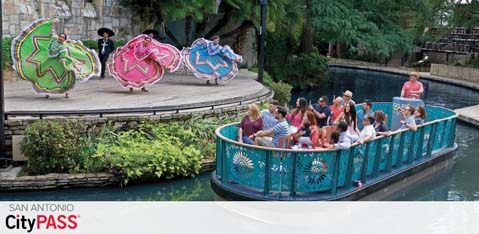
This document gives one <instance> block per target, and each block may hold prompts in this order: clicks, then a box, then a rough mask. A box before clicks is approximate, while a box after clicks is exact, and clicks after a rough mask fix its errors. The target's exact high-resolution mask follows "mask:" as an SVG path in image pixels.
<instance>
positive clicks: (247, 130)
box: [238, 103, 264, 145]
mask: <svg viewBox="0 0 479 234" xmlns="http://www.w3.org/2000/svg"><path fill="white" fill-rule="evenodd" d="M263 127H264V126H263V119H262V118H261V115H260V112H259V107H258V105H256V104H254V103H253V104H249V105H248V114H247V115H246V116H245V117H244V118H243V119H242V120H241V123H240V127H239V129H238V141H239V142H241V143H245V144H249V145H252V144H253V141H254V134H255V133H256V132H258V131H260V130H263Z"/></svg>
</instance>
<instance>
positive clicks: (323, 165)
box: [303, 158, 328, 185]
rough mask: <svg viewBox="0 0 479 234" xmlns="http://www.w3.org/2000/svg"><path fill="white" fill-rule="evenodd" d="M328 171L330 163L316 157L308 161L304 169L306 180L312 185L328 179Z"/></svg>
mask: <svg viewBox="0 0 479 234" xmlns="http://www.w3.org/2000/svg"><path fill="white" fill-rule="evenodd" d="M327 173H328V163H327V162H326V161H324V160H323V159H318V158H316V159H314V160H313V161H310V162H308V163H306V165H305V166H304V169H303V174H305V180H306V181H307V182H308V184H310V185H317V184H320V183H322V182H323V181H324V180H325V179H326V174H327Z"/></svg>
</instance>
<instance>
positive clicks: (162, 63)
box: [108, 35, 181, 92]
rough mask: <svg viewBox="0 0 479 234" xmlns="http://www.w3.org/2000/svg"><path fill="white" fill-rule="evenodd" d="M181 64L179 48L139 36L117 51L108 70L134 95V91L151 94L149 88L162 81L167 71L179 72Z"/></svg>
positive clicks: (146, 36)
mask: <svg viewBox="0 0 479 234" xmlns="http://www.w3.org/2000/svg"><path fill="white" fill-rule="evenodd" d="M180 63H181V52H180V51H179V50H178V49H177V48H176V47H174V46H172V45H169V44H164V43H160V42H158V41H156V40H153V39H152V38H151V37H149V36H148V35H139V36H137V37H135V38H133V39H132V40H130V41H129V42H128V43H127V44H126V45H124V46H122V47H119V48H118V49H117V50H116V52H115V54H114V55H113V61H112V63H111V64H109V66H108V70H109V72H110V74H111V75H112V76H113V77H114V78H115V79H116V80H118V82H119V83H120V85H121V86H122V87H124V88H130V92H133V89H141V90H142V91H143V92H148V91H147V90H146V88H145V86H147V85H153V84H155V83H156V82H158V81H159V80H161V78H162V77H163V75H164V73H165V69H166V70H167V71H169V72H174V71H176V70H177V69H178V67H179V66H180Z"/></svg>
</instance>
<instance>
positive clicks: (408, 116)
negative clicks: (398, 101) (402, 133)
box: [399, 105, 417, 131]
mask: <svg viewBox="0 0 479 234" xmlns="http://www.w3.org/2000/svg"><path fill="white" fill-rule="evenodd" d="M400 111H401V114H402V115H403V117H404V120H403V121H401V124H402V126H401V128H399V129H406V128H409V129H411V130H413V131H416V129H417V126H416V121H415V120H414V107H412V106H411V105H407V106H406V108H405V109H404V110H401V109H400Z"/></svg>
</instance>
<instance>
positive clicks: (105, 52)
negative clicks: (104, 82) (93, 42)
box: [98, 28, 115, 79]
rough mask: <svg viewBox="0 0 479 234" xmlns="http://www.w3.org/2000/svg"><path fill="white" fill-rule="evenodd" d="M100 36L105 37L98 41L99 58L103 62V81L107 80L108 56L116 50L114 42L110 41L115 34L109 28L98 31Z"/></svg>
mask: <svg viewBox="0 0 479 234" xmlns="http://www.w3.org/2000/svg"><path fill="white" fill-rule="evenodd" d="M98 35H100V36H102V37H103V38H100V39H98V57H99V58H100V61H101V78H102V79H103V78H105V68H106V61H108V56H110V53H112V52H113V51H114V50H115V45H114V44H113V40H111V39H110V37H112V36H114V35H115V33H114V32H113V31H112V30H111V29H109V28H100V29H98Z"/></svg>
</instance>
